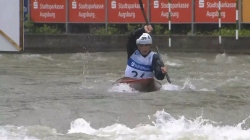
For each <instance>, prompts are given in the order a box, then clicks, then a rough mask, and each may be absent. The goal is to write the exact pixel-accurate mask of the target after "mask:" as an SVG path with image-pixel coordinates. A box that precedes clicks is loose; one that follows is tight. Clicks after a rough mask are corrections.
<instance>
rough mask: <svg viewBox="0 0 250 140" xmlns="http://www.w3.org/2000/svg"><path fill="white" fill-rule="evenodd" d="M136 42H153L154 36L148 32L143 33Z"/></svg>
mask: <svg viewBox="0 0 250 140" xmlns="http://www.w3.org/2000/svg"><path fill="white" fill-rule="evenodd" d="M136 44H152V38H151V36H150V35H149V34H148V33H143V34H142V35H141V36H140V37H139V38H138V39H137V40H136Z"/></svg>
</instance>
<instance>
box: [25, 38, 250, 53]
mask: <svg viewBox="0 0 250 140" xmlns="http://www.w3.org/2000/svg"><path fill="white" fill-rule="evenodd" d="M153 37H154V41H155V44H156V45H157V46H158V47H159V50H160V51H167V52H209V53H222V52H224V50H225V52H226V53H248V54H250V37H240V38H239V40H235V37H222V45H219V41H218V37H217V36H172V47H168V36H157V35H154V36H153ZM127 39H128V37H127V36H123V35H115V36H98V35H79V34H76V35H25V40H24V43H25V47H24V52H29V53H67V52H68V53H72V52H105V51H126V48H125V44H126V41H127ZM153 49H154V48H153Z"/></svg>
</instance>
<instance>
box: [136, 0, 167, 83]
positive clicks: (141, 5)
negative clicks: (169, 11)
mask: <svg viewBox="0 0 250 140" xmlns="http://www.w3.org/2000/svg"><path fill="white" fill-rule="evenodd" d="M139 3H140V8H141V11H142V14H143V17H144V19H145V21H146V24H147V25H149V21H148V18H147V16H146V13H145V11H144V8H143V3H142V0H139ZM155 48H156V51H157V53H158V54H159V56H160V59H161V61H162V58H161V55H160V53H159V49H158V47H157V45H155ZM162 62H163V61H162ZM163 66H164V64H163ZM166 79H167V81H168V82H169V83H170V84H171V81H170V78H169V76H168V73H166Z"/></svg>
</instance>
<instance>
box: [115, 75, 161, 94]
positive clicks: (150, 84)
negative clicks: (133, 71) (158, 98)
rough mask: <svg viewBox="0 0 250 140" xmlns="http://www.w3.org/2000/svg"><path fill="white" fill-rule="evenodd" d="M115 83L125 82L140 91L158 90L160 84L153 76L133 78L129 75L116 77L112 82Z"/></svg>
mask: <svg viewBox="0 0 250 140" xmlns="http://www.w3.org/2000/svg"><path fill="white" fill-rule="evenodd" d="M117 83H126V84H128V85H129V86H130V87H131V88H133V89H135V90H138V91H140V92H153V91H157V90H159V89H160V88H161V87H162V85H161V83H160V82H159V81H157V80H155V79H154V78H146V79H135V78H129V77H123V78H120V79H118V80H117V81H116V82H115V83H114V84H117Z"/></svg>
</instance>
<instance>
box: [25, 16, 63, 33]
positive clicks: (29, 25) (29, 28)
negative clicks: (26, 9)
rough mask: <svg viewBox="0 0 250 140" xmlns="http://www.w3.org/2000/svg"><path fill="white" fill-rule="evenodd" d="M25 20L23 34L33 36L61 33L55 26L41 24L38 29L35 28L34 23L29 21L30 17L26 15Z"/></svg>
mask: <svg viewBox="0 0 250 140" xmlns="http://www.w3.org/2000/svg"><path fill="white" fill-rule="evenodd" d="M26 18H27V20H26V21H25V22H24V32H25V33H33V34H60V33H62V31H61V30H60V29H59V28H58V27H57V24H55V26H49V25H47V24H43V26H41V27H38V26H35V24H34V22H33V21H32V20H31V18H30V16H29V15H28V14H27V15H26Z"/></svg>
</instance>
